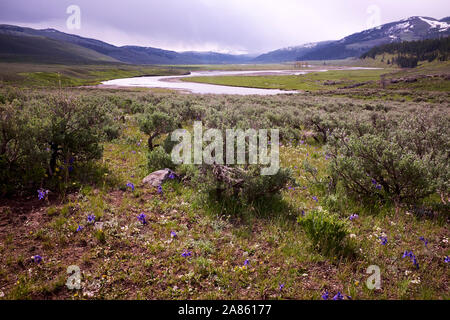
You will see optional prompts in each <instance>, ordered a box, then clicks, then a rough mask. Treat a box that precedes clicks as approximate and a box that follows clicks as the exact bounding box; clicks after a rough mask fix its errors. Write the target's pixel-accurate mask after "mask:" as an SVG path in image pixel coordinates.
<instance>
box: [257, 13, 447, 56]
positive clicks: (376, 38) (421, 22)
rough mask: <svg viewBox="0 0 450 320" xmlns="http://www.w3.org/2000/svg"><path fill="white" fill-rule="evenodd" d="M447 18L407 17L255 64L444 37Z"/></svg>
mask: <svg viewBox="0 0 450 320" xmlns="http://www.w3.org/2000/svg"><path fill="white" fill-rule="evenodd" d="M449 35H450V17H447V18H444V19H441V20H437V19H434V18H429V17H418V16H415V17H410V18H407V19H403V20H400V21H396V22H391V23H387V24H383V25H381V26H378V27H375V28H372V29H369V30H365V31H362V32H358V33H354V34H352V35H350V36H348V37H345V38H343V39H341V40H338V41H326V42H318V43H313V44H306V45H302V46H298V47H290V48H284V49H279V50H275V51H272V52H269V53H266V54H263V55H261V56H259V57H257V61H258V62H281V61H295V60H332V59H345V58H349V57H359V56H360V55H361V54H363V53H364V52H366V51H368V50H369V49H371V48H373V47H375V46H378V45H381V44H386V43H391V42H401V41H414V40H423V39H433V38H439V37H447V36H449Z"/></svg>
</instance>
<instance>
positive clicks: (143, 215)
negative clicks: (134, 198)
mask: <svg viewBox="0 0 450 320" xmlns="http://www.w3.org/2000/svg"><path fill="white" fill-rule="evenodd" d="M146 217H147V216H146V215H145V213H141V214H140V215H139V216H138V220H139V221H140V222H142V224H147V221H146V220H145V218H146Z"/></svg>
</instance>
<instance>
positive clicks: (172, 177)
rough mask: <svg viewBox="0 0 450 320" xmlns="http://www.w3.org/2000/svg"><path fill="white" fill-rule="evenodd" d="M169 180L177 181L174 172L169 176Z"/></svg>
mask: <svg viewBox="0 0 450 320" xmlns="http://www.w3.org/2000/svg"><path fill="white" fill-rule="evenodd" d="M169 179H170V180H173V179H175V175H174V174H173V172H171V173H170V174H169Z"/></svg>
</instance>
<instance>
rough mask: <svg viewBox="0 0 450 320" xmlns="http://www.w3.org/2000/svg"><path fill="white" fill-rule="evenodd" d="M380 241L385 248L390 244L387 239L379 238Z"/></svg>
mask: <svg viewBox="0 0 450 320" xmlns="http://www.w3.org/2000/svg"><path fill="white" fill-rule="evenodd" d="M378 239H380V240H381V244H382V245H383V246H385V245H386V244H387V242H388V239H387V237H379V238H378Z"/></svg>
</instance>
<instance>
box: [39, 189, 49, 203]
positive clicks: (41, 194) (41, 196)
mask: <svg viewBox="0 0 450 320" xmlns="http://www.w3.org/2000/svg"><path fill="white" fill-rule="evenodd" d="M37 192H38V199H39V200H42V199H44V198H45V197H47V195H48V193H49V192H50V191H49V190H44V189H39V190H38V191H37Z"/></svg>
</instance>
